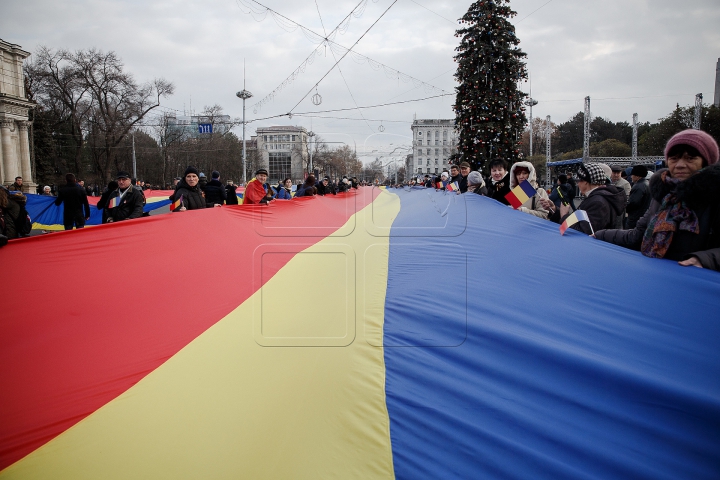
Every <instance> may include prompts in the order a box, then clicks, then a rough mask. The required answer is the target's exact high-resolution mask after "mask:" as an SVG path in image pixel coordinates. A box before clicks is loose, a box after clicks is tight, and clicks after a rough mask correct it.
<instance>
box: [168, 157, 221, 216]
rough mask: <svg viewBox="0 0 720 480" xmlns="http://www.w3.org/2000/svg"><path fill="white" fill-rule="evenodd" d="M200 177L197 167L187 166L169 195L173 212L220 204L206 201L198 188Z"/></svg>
mask: <svg viewBox="0 0 720 480" xmlns="http://www.w3.org/2000/svg"><path fill="white" fill-rule="evenodd" d="M199 183H200V177H199V176H198V169H197V168H195V167H193V166H188V167H187V168H186V169H185V175H183V178H182V179H181V180H180V182H179V183H178V184H177V189H176V190H175V193H174V194H172V195H171V196H170V201H171V202H173V203H172V208H173V212H184V211H186V210H199V209H202V208H212V207H219V206H220V204H218V203H212V202H207V201H206V200H205V197H204V196H203V193H202V190H200V185H198V184H199Z"/></svg>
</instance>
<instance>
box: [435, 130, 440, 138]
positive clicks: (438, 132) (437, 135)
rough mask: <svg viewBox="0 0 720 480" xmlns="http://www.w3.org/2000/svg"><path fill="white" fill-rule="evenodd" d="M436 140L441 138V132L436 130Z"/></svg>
mask: <svg viewBox="0 0 720 480" xmlns="http://www.w3.org/2000/svg"><path fill="white" fill-rule="evenodd" d="M435 138H440V131H439V130H435Z"/></svg>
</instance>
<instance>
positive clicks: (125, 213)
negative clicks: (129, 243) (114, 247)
mask: <svg viewBox="0 0 720 480" xmlns="http://www.w3.org/2000/svg"><path fill="white" fill-rule="evenodd" d="M119 196H120V189H117V190H115V191H113V192H112V193H111V194H110V195H109V197H108V202H109V201H110V199H112V198H113V197H119ZM144 205H145V195H143V193H142V191H141V190H140V188H139V187H134V186H132V185H130V186H129V187H128V189H127V191H126V192H125V195H124V196H123V198H122V200H121V201H120V205H118V206H117V207H115V208H110V209H108V214H107V218H108V220H109V219H111V218H112V220H113V222H120V221H122V220H131V219H133V218H140V217H142V215H143V206H144ZM99 206H100V202H98V207H99Z"/></svg>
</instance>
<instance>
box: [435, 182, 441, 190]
mask: <svg viewBox="0 0 720 480" xmlns="http://www.w3.org/2000/svg"><path fill="white" fill-rule="evenodd" d="M442 187H443V184H442V182H440V181H438V182H437V183H436V184H435V188H437V189H441V188H442Z"/></svg>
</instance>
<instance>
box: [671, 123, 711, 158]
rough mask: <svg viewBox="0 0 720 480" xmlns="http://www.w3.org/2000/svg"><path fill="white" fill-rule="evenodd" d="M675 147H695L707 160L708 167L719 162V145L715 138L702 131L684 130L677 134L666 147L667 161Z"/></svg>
mask: <svg viewBox="0 0 720 480" xmlns="http://www.w3.org/2000/svg"><path fill="white" fill-rule="evenodd" d="M675 145H689V146H691V147H694V148H695V149H696V150H697V151H698V152H700V156H701V157H702V158H703V159H705V161H706V162H707V163H708V165H712V164H714V163H717V162H718V159H719V157H720V151H718V144H717V142H716V141H715V139H714V138H713V137H711V136H710V135H708V134H707V133H705V132H703V131H702V130H683V131H682V132H680V133H676V134H675V135H674V136H673V137H672V138H671V139H670V140H669V141H668V143H667V145H665V161H667V159H668V152H669V151H670V149H671V148H673V147H674V146H675Z"/></svg>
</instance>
